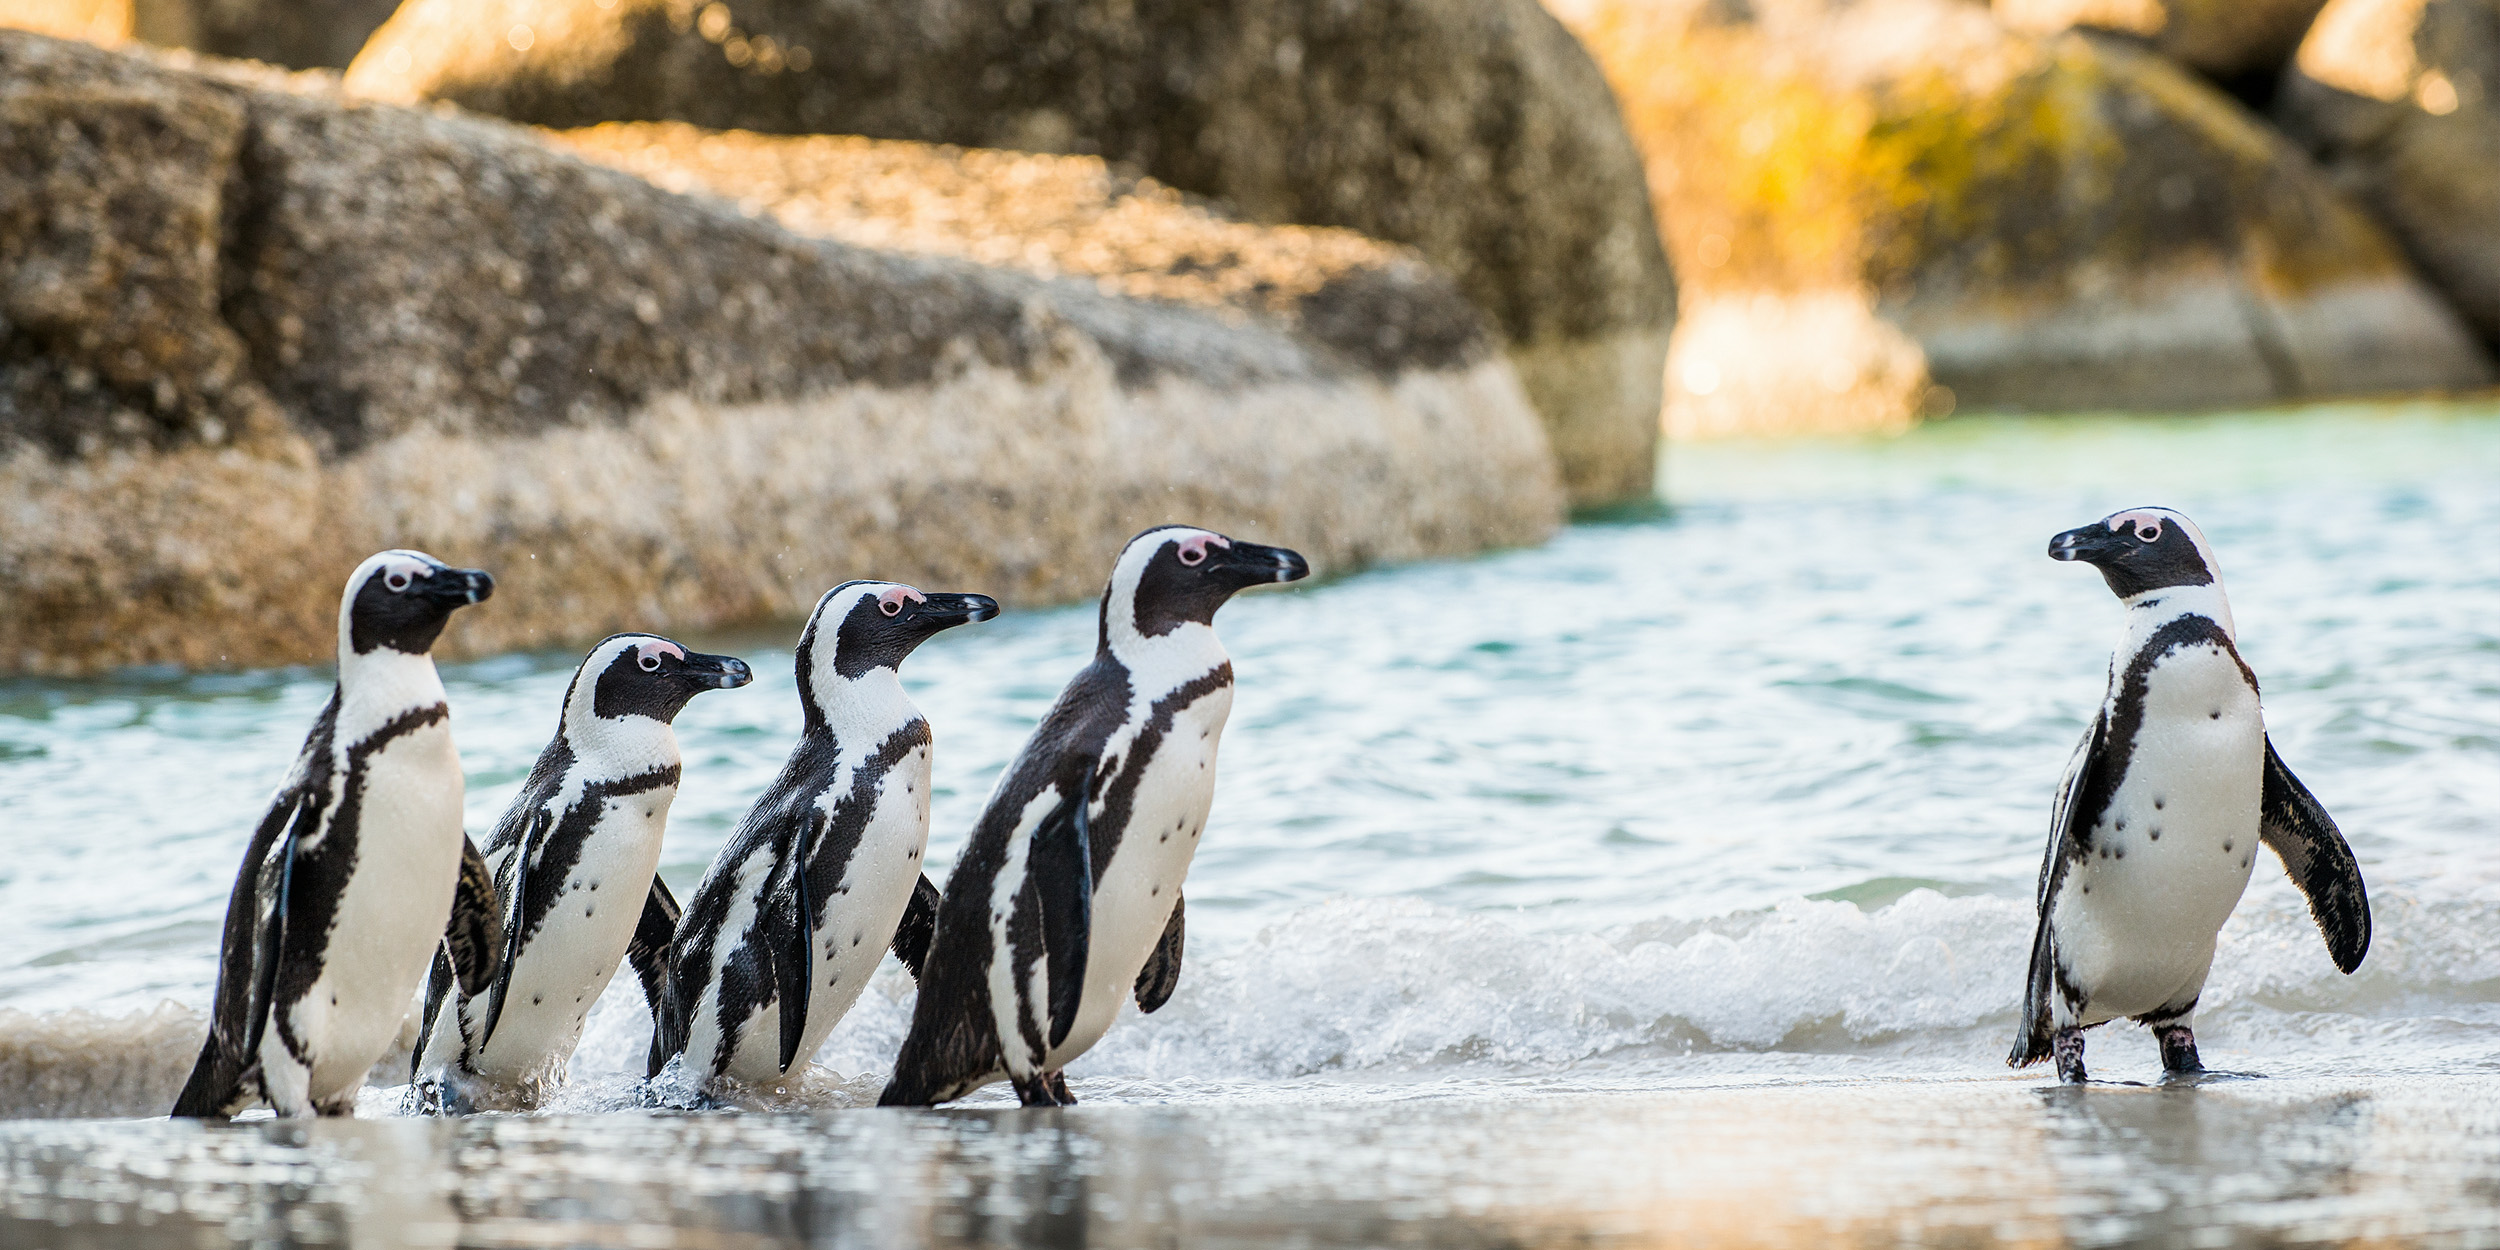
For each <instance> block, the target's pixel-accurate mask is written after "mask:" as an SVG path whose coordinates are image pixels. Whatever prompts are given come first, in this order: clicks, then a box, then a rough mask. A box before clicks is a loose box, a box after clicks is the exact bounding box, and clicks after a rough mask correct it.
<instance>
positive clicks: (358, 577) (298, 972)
mask: <svg viewBox="0 0 2500 1250" xmlns="http://www.w3.org/2000/svg"><path fill="white" fill-rule="evenodd" d="M494 588H495V581H494V579H493V578H491V577H488V576H487V575H486V574H484V573H481V572H478V571H477V570H475V569H455V568H450V567H448V566H446V565H444V564H443V562H442V561H440V560H437V559H435V558H434V557H432V556H429V555H425V554H423V553H420V552H415V551H385V552H383V553H381V554H380V555H376V556H374V557H372V558H370V559H368V560H366V561H365V562H364V563H363V564H361V565H358V566H357V568H356V572H355V573H354V575H352V576H351V577H349V578H348V579H347V591H346V594H345V595H344V596H342V598H341V600H340V603H339V650H338V656H339V675H338V685H337V686H336V687H335V688H334V689H333V690H332V691H331V693H330V701H329V703H328V704H327V705H326V706H324V707H323V708H322V709H321V716H320V718H319V719H317V720H315V721H314V722H313V727H312V733H311V734H310V735H308V736H307V737H306V738H305V739H304V747H303V750H302V752H301V753H300V754H298V755H297V756H296V760H295V767H294V769H293V770H292V771H290V772H289V773H288V774H287V776H286V780H285V781H284V782H282V783H281V784H280V785H279V787H278V792H277V795H276V796H275V797H274V798H273V799H272V800H271V801H270V804H269V810H268V812H267V814H265V815H264V816H262V817H261V821H260V825H259V827H258V828H256V829H255V830H254V831H253V834H252V840H251V843H250V846H249V847H248V849H246V850H245V851H244V854H243V866H242V870H241V871H240V872H239V873H237V874H236V876H235V882H234V892H233V894H232V895H231V896H230V897H229V898H228V900H227V903H226V926H225V939H224V948H223V951H222V953H221V956H220V960H219V964H218V970H217V997H216V1006H215V1008H214V1011H213V1014H212V1016H211V1019H210V1022H209V1032H208V1041H207V1042H206V1043H205V1044H204V1045H202V1046H201V1048H200V1058H199V1062H198V1063H197V1064H196V1065H195V1066H193V1068H192V1069H191V1077H190V1079H189V1080H188V1081H187V1082H185V1083H184V1085H183V1087H182V1094H181V1096H180V1098H178V1099H177V1100H176V1101H175V1103H174V1110H173V1113H174V1114H175V1115H176V1116H196V1117H210V1118H221V1117H226V1116H231V1115H234V1114H235V1113H236V1112H239V1111H242V1110H243V1109H245V1108H247V1107H249V1106H251V1105H252V1104H254V1103H265V1104H267V1105H268V1106H269V1107H270V1108H271V1109H273V1110H275V1111H276V1112H277V1113H278V1114H279V1115H282V1116H300V1115H306V1114H309V1113H313V1112H319V1113H320V1114H322V1115H352V1114H354V1113H355V1109H356V1091H357V1090H358V1089H359V1088H361V1087H362V1086H363V1085H364V1083H365V1073H366V1072H367V1071H368V1070H369V1069H371V1068H372V1067H373V1065H374V1063H375V1062H376V1061H378V1060H380V1059H381V1057H382V1056H383V1054H384V1053H385V1052H387V1051H388V1050H390V1048H391V1046H392V1044H393V1043H394V1042H396V1041H397V1040H398V1037H399V1030H400V1025H401V1023H402V1022H403V1021H405V1020H406V1019H407V1016H408V1004H409V1002H410V1000H411V999H412V998H413V997H414V996H415V994H416V991H417V986H418V984H419V982H421V981H423V980H424V978H425V972H426V964H427V961H428V960H429V959H430V958H431V957H432V956H433V954H434V952H435V951H436V949H437V948H438V947H447V948H448V949H449V951H450V953H451V957H452V959H453V961H454V968H455V970H456V974H457V976H458V977H459V979H460V980H461V981H462V982H463V983H464V984H467V985H470V986H475V987H481V988H482V987H483V986H484V985H485V984H486V982H487V981H488V980H489V979H491V978H492V977H493V976H494V969H495V962H496V957H497V947H498V943H499V941H500V938H499V936H498V927H497V916H496V907H495V899H494V891H493V886H492V885H491V884H490V883H489V882H488V880H487V877H486V873H485V870H484V865H483V864H482V863H481V862H480V861H479V858H478V852H477V848H476V847H475V846H474V845H472V844H471V843H470V842H469V839H468V835H467V834H466V833H465V832H464V831H463V830H462V828H461V823H460V803H461V774H460V756H459V753H458V752H457V751H455V750H454V749H453V747H452V741H451V710H450V708H449V706H448V705H447V704H446V703H445V701H444V697H443V683H442V678H441V677H440V676H439V675H438V674H437V673H436V672H435V671H434V659H433V656H432V655H431V654H430V652H431V649H432V647H433V646H434V640H435V638H436V637H438V636H439V635H441V633H442V632H443V625H444V623H445V622H446V621H448V620H449V619H450V617H451V614H452V613H453V612H454V611H455V610H457V609H459V608H461V607H464V606H466V605H468V604H472V603H478V602H481V601H483V600H484V599H485V598H486V597H487V596H488V595H489V594H492V593H493V592H494Z"/></svg>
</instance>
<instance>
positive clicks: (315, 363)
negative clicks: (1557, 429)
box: [0, 33, 1561, 671]
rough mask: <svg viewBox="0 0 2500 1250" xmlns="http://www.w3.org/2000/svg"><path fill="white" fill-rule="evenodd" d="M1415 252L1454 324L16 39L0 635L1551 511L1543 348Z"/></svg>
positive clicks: (575, 609) (553, 622)
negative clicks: (1173, 275) (895, 238)
mask: <svg viewBox="0 0 2500 1250" xmlns="http://www.w3.org/2000/svg"><path fill="white" fill-rule="evenodd" d="M1390 262H1391V263H1389V265H1388V267H1387V268H1386V269H1382V268H1374V269H1369V270H1362V271H1361V273H1360V274H1358V275H1357V276H1358V277H1361V276H1362V275H1364V274H1368V275H1369V278H1368V279H1367V281H1369V283H1370V286H1369V287H1368V293H1367V294H1366V295H1365V298H1368V299H1371V300H1373V301H1375V302H1376V303H1386V304H1397V303H1399V302H1400V301H1406V302H1407V303H1411V304H1413V305H1415V306H1416V307H1415V308H1412V309H1408V310H1406V311H1405V312H1403V313H1401V316H1402V317H1403V318H1404V321H1403V322H1402V324H1412V325H1430V326H1435V327H1440V328H1441V329H1440V330H1439V331H1438V333H1439V337H1438V338H1431V339H1430V342H1429V343H1425V344H1419V345H1418V349H1417V354H1415V355H1413V356H1411V357H1410V356H1400V355H1398V354H1396V353H1383V352H1380V351H1377V350H1375V351H1371V352H1368V353H1366V352H1358V351H1352V350H1348V349H1345V348H1342V347H1341V346H1339V344H1344V343H1348V342H1352V341H1355V340H1357V339H1359V338H1360V336H1359V335H1356V334H1352V333H1350V332H1344V331H1341V330H1335V329H1331V330H1328V331H1326V332H1325V333H1322V332H1320V331H1318V330H1310V331H1307V332H1306V330H1305V329H1304V328H1303V327H1304V326H1305V325H1306V324H1308V323H1309V322H1310V321H1311V318H1310V317H1309V316H1308V315H1307V313H1306V315H1305V316H1304V317H1303V319H1302V321H1301V322H1293V321H1287V320H1280V319H1278V318H1274V317H1266V316H1259V315H1253V314H1251V313H1249V312H1246V311H1244V310H1242V309H1240V308H1226V309H1223V310H1216V311H1210V310H1204V309H1197V308H1189V307H1182V306H1177V305H1175V304H1172V303H1168V302H1167V303H1156V302H1146V301H1140V300H1134V299H1127V298H1122V297H1116V296H1110V295H1105V294H1103V293H1101V292H1100V291H1098V290H1096V289H1095V287H1094V285H1093V284H1092V283H1091V282H1080V281H1076V280H1066V279H1063V280H1057V281H1049V280H1043V279H1038V278H1034V277H1031V276H1028V275H1024V274H1017V273H1009V272H1003V271H1000V270H996V269H991V268H985V267H982V266H978V265H974V264H971V263H968V262H964V261H959V260H950V259H944V258H939V257H931V256H912V255H905V254H900V253H895V252H889V251H879V250H871V249H867V248H862V247H857V246H852V245H848V244H843V243H839V242H835V241H830V240H825V239H811V238H803V237H800V236H798V235H794V234H792V233H790V232H789V231H787V230H784V229H782V228H781V227H779V226H777V225H774V224H772V223H770V222H767V221H760V220H754V219H750V218H747V217H744V216H742V215H740V214H739V213H738V212H737V211H735V209H734V208H732V207H730V206H728V205H725V204H721V203H719V202H716V201H712V200H708V199H701V198H689V197H684V196H679V195H674V194H671V193H668V192H665V191H663V190H660V189H658V188H655V187H653V186H651V185H650V184H648V183H646V182H643V181H641V180H639V179H636V178H633V177H630V176H628V175H625V174H622V173H619V172H616V171H613V170H609V169H604V168H600V167H597V166H594V165H592V164H589V163H587V162H584V161H582V160H580V159H578V158H576V157H573V156H571V155H568V154H565V153H562V152H559V151H557V150H555V149H553V148H551V147H550V146H548V145H547V144H545V143H544V142H542V141H540V140H539V139H538V138H537V137H536V136H534V135H533V134H532V133H531V132H528V131H525V130H522V129H519V128H516V127H511V126H508V125H504V124H502V123H495V122H486V121H480V120H472V119H466V118H460V117H455V116H447V115H435V114H432V113H428V112H422V111H414V110H408V109H402V108H396V107H388V106H375V105H359V104H356V103H354V102H352V101H344V100H341V99H337V98H333V97H331V96H328V95H326V94H324V93H323V91H322V90H320V88H319V84H318V82H317V81H313V82H307V81H303V80H288V79H284V78H281V77H280V76H277V75H274V74H267V73H252V72H247V71H244V70H242V69H239V68H236V67H232V66H214V65H212V66H207V67H205V72H189V71H186V70H184V69H181V68H179V67H175V66H170V65H168V64H165V63H162V62H160V61H158V60H151V59H147V58H141V57H136V56H130V55H124V54H118V53H111V52H105V51H101V50H98V49H95V48H91V47H87V46H84V45H80V44H73V43H64V42H60V41H57V40H52V39H47V38H42V37H39V36H33V35H25V34H13V33H0V669H7V670H31V671H67V670H76V669H82V668H92V667H96V666H100V665H109V664H127V663H140V662H167V661H171V662H178V663H220V662H224V663H261V662H272V661H291V660H308V659H316V658H319V657H320V656H322V655H323V654H324V653H325V652H326V651H327V650H328V649H329V648H330V646H331V645H332V637H333V632H332V631H333V630H334V624H333V614H334V612H335V605H336V596H337V583H338V580H339V578H340V577H342V576H343V575H344V572H345V570H347V569H348V568H350V567H352V566H353V564H354V562H355V561H356V560H357V559H358V558H360V557H361V556H362V555H364V554H365V553H367V552H369V551H371V550H374V549H376V548H379V547H385V546H393V545H407V546H416V547H421V548H425V549H428V550H431V551H434V552H436V553H437V554H439V555H442V556H444V557H446V558H448V559H452V560H455V561H457V562H461V563H465V564H471V565H478V566H483V567H486V568H489V569H491V570H493V571H494V572H495V573H496V575H497V577H498V578H499V579H501V581H502V587H501V589H499V591H498V593H497V595H496V597H495V602H494V604H493V605H491V606H490V608H488V609H486V610H483V611H481V612H479V613H477V614H476V618H475V619H473V620H468V621H464V622H462V623H461V624H460V625H458V626H456V627H455V638H454V639H453V642H454V644H455V645H456V646H458V647H463V648H465V649H468V650H472V651H474V650H481V649H491V648H497V647H505V646H513V645H521V644H526V643H533V642H554V641H557V640H560V639H574V638H579V637H582V636H585V635H590V636H595V635H597V634H600V633H603V632H607V631H609V630H611V629H616V628H628V627H630V628H670V627H674V628H693V627H700V626H703V625H707V624H717V623H723V622H729V621H735V620H739V619H748V618H756V617H762V616H771V615H787V614H793V613H796V612H799V611H802V610H804V608H805V606H806V605H807V604H808V603H810V602H812V600H813V598H814V596H815V595H816V594H817V593H819V592H820V591H821V590H822V589H823V587H825V586H826V585H830V584H832V583H833V582H834V581H838V580H840V579H842V578H844V577H848V576H853V575H864V574H874V575H877V576H885V577H896V578H903V579H907V580H913V581H920V582H923V583H927V584H943V585H953V586H964V587H967V588H978V589H981V590H984V591H988V592H991V593H995V594H999V595H1001V596H1002V597H1005V598H1008V599H1010V600H1020V601H1023V602H1035V601H1048V600H1064V599H1072V598H1081V597H1084V596H1086V595H1089V594H1091V593H1093V592H1094V591H1095V590H1096V589H1097V588H1098V582H1099V580H1100V578H1101V576H1102V572H1103V570H1102V562H1103V560H1104V559H1106V558H1107V553H1109V552H1111V551H1113V550H1115V549H1116V548H1117V546H1118V544H1119V543H1120V542H1121V541H1122V540H1123V539H1125V538H1126V537H1127V535H1128V534H1130V533H1131V532H1133V531H1135V530H1136V529H1138V528H1142V527H1143V526H1144V525H1147V524H1151V523H1154V522H1157V521H1162V520H1167V519H1171V518H1174V517H1186V518H1190V519H1192V520H1196V521H1199V522H1202V523H1206V524H1214V525H1220V526H1225V527H1228V528H1231V529H1234V530H1236V531H1237V532H1241V533H1245V534H1255V535H1258V536H1260V537H1262V538H1264V539H1268V540H1271V541H1277V542H1284V543H1289V544H1292V545H1295V546H1298V547H1301V548H1302V549H1304V550H1305V551H1306V552H1308V553H1310V554H1311V555H1312V557H1313V560H1314V562H1315V563H1318V564H1321V565H1322V566H1323V567H1331V568H1338V569H1343V568H1346V567H1349V566H1354V565H1359V564H1362V563H1365V562H1369V561H1375V560H1388V559H1397V558H1401V557H1410V556H1420V555H1425V554H1430V553H1436V552H1454V551H1463V550H1468V549H1472V548H1478V547H1482V546H1488V545H1498V544H1506V543H1517V542H1523V541H1530V540H1533V539H1535V538H1537V537H1539V536H1541V535H1543V534H1545V533H1546V532H1548V531H1549V530H1550V529H1551V527H1552V526H1553V525H1554V524H1555V523H1556V521H1557V520H1558V517H1559V512H1560V506H1561V496H1560V491H1559V488H1558V485H1557V482H1556V478H1555V475H1554V469H1553V462H1552V458H1551V452H1550V449H1549V448H1548V446H1547V445H1546V443H1545V440H1544V437H1543V433H1542V430H1541V427H1540V426H1539V424H1538V422H1537V420H1536V418H1535V414H1534V412H1533V410H1532V409H1531V408H1530V407H1529V406H1528V404H1527V401H1526V399H1525V397H1524V395H1523V393H1522V391H1521V389H1520V386H1519V382H1518V378H1517V375H1516V374H1515V373H1514V372H1513V371H1512V370H1511V369H1510V367H1509V366H1508V365H1507V364H1506V363H1505V362H1504V361H1503V360H1502V358H1501V357H1500V355H1499V354H1498V352H1497V351H1496V350H1495V346H1494V339H1493V336H1492V334H1491V333H1490V331H1489V330H1487V329H1485V328H1484V327H1483V326H1482V324H1481V323H1480V322H1477V323H1475V325H1476V329H1475V333H1474V334H1473V336H1472V337H1469V336H1467V335H1464V334H1458V333H1455V332H1452V331H1449V330H1448V327H1449V326H1450V325H1452V324H1456V323H1465V322H1466V321H1467V319H1468V318H1469V316H1470V315H1471V313H1470V305H1468V304H1467V302H1466V301H1465V299H1464V297H1463V296H1462V295H1460V294H1459V293H1458V291H1457V289H1456V288H1455V287H1454V286H1453V285H1451V284H1450V283H1449V282H1448V281H1447V280H1446V279H1444V278H1440V277H1438V276H1437V275H1435V274H1433V273H1431V272H1430V271H1428V270H1424V269H1423V268H1422V267H1421V266H1418V265H1415V264H1413V263H1412V262H1411V261H1406V260H1402V259H1400V258H1396V257H1392V258H1390ZM1384 275H1385V276H1384ZM1356 285H1358V286H1359V285H1362V284H1361V283H1359V282H1358V283H1357V284H1356ZM1326 286H1327V284H1326V283H1325V282H1322V283H1319V284H1318V285H1317V287H1316V288H1315V289H1318V290H1325V289H1326ZM1436 305H1437V307H1435V306H1436ZM1419 337H1429V336H1419ZM1427 358H1428V359H1429V360H1430V362H1431V363H1425V361H1426V360H1427ZM464 615H467V614H464Z"/></svg>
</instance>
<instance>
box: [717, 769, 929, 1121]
mask: <svg viewBox="0 0 2500 1250" xmlns="http://www.w3.org/2000/svg"><path fill="white" fill-rule="evenodd" d="M907 788H908V789H907ZM875 802H876V805H877V806H876V813H875V815H873V816H871V817H870V818H869V821H868V825H867V827H866V828H865V829H862V830H861V831H860V838H859V847H858V849H856V850H855V851H853V852H852V853H851V859H850V863H848V864H847V865H845V866H844V869H843V873H842V884H841V885H840V886H839V887H837V890H838V891H839V892H837V893H836V894H835V895H834V896H833V897H832V898H831V899H830V900H827V901H826V903H825V906H824V910H823V919H822V920H821V921H820V922H819V923H818V924H817V926H816V933H815V943H816V946H815V951H814V957H813V960H812V966H811V967H810V969H809V971H810V973H811V974H812V976H813V982H812V984H811V985H810V986H809V988H808V992H807V1025H806V1027H805V1028H804V1029H802V1030H801V1032H800V1034H799V1050H798V1054H797V1055H796V1056H795V1057H793V1058H792V1059H791V1061H790V1066H791V1068H792V1069H793V1070H796V1069H800V1068H803V1067H805V1065H806V1063H807V1060H808V1057H809V1056H811V1055H814V1054H815V1053H816V1048H817V1047H819V1046H822V1045H824V1042H825V1038H826V1037H828V1036H830V1035H831V1034H832V1033H833V1026H835V1025H837V1024H839V1023H841V1022H842V1017H843V1016H844V1015H845V1014H846V1013H848V1012H849V1011H850V1009H851V1004H853V1003H855V1002H857V1001H859V992H860V990H861V989H863V988H865V987H866V986H867V984H868V978H869V977H870V976H871V975H873V974H874V973H875V972H876V970H877V963H878V961H880V960H882V959H883V958H885V952H886V949H887V948H888V947H890V946H892V945H893V944H894V930H895V929H896V928H897V927H898V926H900V925H901V924H902V923H903V912H904V911H905V910H906V909H907V908H909V907H910V906H911V895H912V890H913V888H914V887H916V886H918V885H919V884H920V860H921V856H922V854H924V853H925V852H926V851H927V850H928V846H929V751H928V748H926V747H922V748H920V749H919V750H917V751H915V752H913V753H912V754H911V755H910V756H908V757H906V758H904V759H903V760H901V761H899V762H897V763H896V764H895V766H894V767H893V768H890V769H888V770H886V774H885V777H884V778H883V779H882V780H881V781H880V782H879V783H878V787H877V793H876V797H875ZM780 1062H781V1005H780V1004H779V1003H768V1004H766V1005H765V1006H764V1008H763V1009H762V1010H760V1011H758V1012H756V1013H755V1015H754V1016H753V1017H752V1018H751V1019H750V1020H749V1022H748V1024H747V1029H746V1034H745V1036H743V1037H741V1038H740V1039H739V1041H738V1049H737V1052H736V1053H735V1054H734V1055H732V1056H731V1058H730V1061H729V1074H730V1075H731V1076H734V1077H736V1078H738V1079H739V1080H741V1081H746V1082H748V1083H750V1084H759V1083H760V1084H768V1083H771V1082H774V1081H778V1080H780V1079H782V1074H781V1070H780V1066H779V1065H780Z"/></svg>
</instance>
